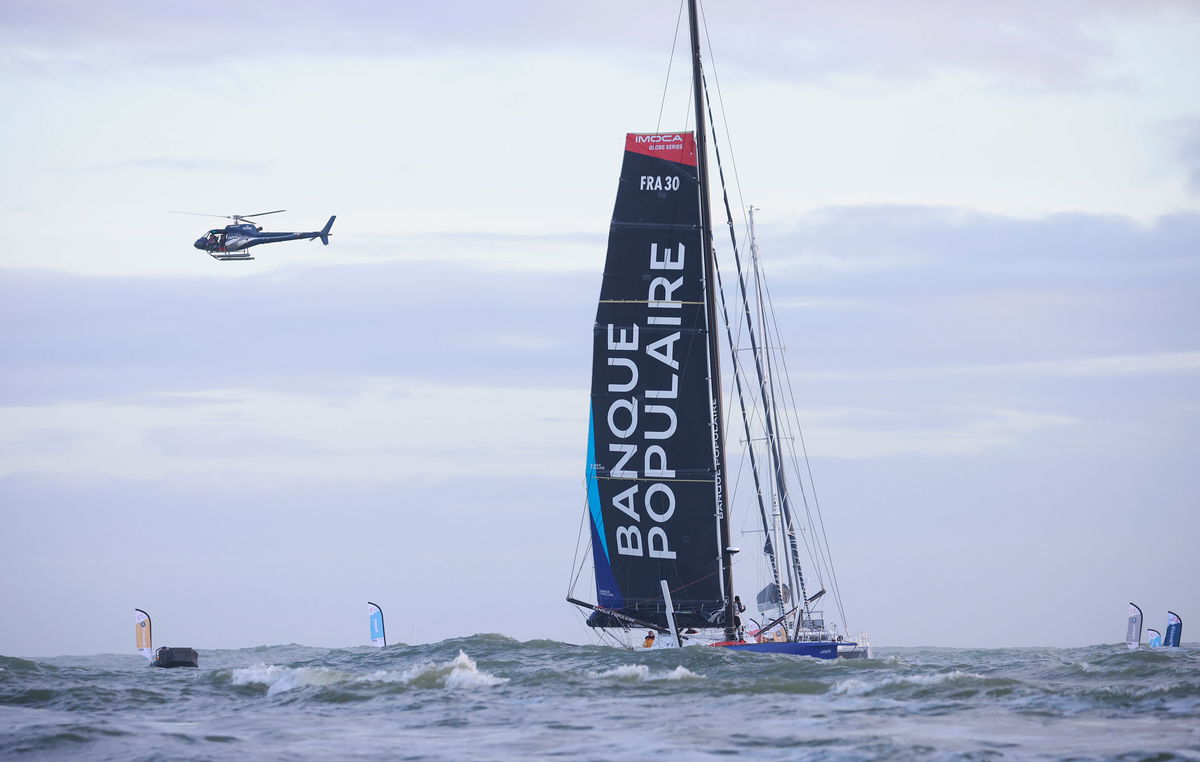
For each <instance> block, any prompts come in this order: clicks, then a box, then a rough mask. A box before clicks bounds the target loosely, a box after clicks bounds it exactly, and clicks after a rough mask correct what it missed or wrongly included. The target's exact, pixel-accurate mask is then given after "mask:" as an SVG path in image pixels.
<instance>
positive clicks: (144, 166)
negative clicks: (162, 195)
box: [82, 156, 271, 174]
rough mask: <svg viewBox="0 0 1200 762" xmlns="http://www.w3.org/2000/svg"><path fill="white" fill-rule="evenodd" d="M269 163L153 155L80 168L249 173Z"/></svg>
mask: <svg viewBox="0 0 1200 762" xmlns="http://www.w3.org/2000/svg"><path fill="white" fill-rule="evenodd" d="M270 167H271V163H270V162H266V161H225V160H222V159H195V158H193V159H179V158H171V157H167V156H154V157H148V158H142V159H128V160H126V161H114V162H109V163H106V164H93V165H91V166H88V167H83V168H82V169H83V170H84V171H87V172H104V173H108V172H123V171H151V172H219V173H230V172H234V173H239V174H250V173H256V172H265V171H266V170H268V169H270Z"/></svg>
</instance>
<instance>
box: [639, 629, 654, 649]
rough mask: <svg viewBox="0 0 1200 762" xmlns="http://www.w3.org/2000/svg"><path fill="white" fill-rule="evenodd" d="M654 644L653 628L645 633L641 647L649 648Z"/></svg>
mask: <svg viewBox="0 0 1200 762" xmlns="http://www.w3.org/2000/svg"><path fill="white" fill-rule="evenodd" d="M653 645H654V630H650V631H649V632H647V633H646V639H645V640H643V641H642V648H650V647H651V646H653Z"/></svg>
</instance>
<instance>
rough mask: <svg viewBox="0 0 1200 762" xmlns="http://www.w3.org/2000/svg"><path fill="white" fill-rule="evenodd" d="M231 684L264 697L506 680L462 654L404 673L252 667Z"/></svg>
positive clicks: (240, 672)
mask: <svg viewBox="0 0 1200 762" xmlns="http://www.w3.org/2000/svg"><path fill="white" fill-rule="evenodd" d="M231 682H232V683H233V684H234V685H265V686H267V695H268V696H273V695H275V694H277V693H283V692H284V691H290V690H292V689H294V688H304V687H309V686H325V685H335V684H338V683H402V684H410V685H415V686H417V687H425V688H453V689H464V688H465V689H470V688H481V687H489V686H493V685H500V684H502V683H506V682H508V678H505V677H496V676H495V675H492V674H489V673H487V672H483V671H481V670H480V669H479V667H478V666H476V664H475V661H474V660H473V659H471V657H469V656H467V654H466V653H465V652H463V651H459V652H458V656H456V657H455V658H454V659H453V660H452V661H450V662H443V663H440V664H439V663H436V662H422V663H420V664H415V665H413V666H411V667H409V668H407V669H404V670H384V669H380V670H376V671H374V672H370V673H368V674H365V675H355V674H351V673H348V672H340V671H338V670H334V669H329V668H328V667H283V666H279V665H277V664H256V665H255V666H253V667H246V668H243V669H235V670H233V675H232V678H231Z"/></svg>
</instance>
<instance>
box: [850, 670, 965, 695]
mask: <svg viewBox="0 0 1200 762" xmlns="http://www.w3.org/2000/svg"><path fill="white" fill-rule="evenodd" d="M987 679H988V678H987V677H985V676H984V675H980V674H976V673H974V672H963V671H962V670H958V669H956V670H953V671H951V672H935V673H933V674H928V675H901V676H899V677H887V678H884V679H883V680H880V681H878V682H872V681H870V680H860V679H858V678H853V677H852V678H849V679H846V680H839V681H838V682H837V683H835V684H834V686H833V690H832V691H831V692H832V693H837V694H841V695H845V696H862V695H866V694H868V693H874V692H875V691H879V690H883V689H885V688H890V687H895V686H899V687H907V686H915V687H920V688H928V687H930V686H935V685H942V684H944V683H954V682H961V681H974V680H987Z"/></svg>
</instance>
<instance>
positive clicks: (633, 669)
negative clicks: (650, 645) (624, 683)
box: [588, 664, 704, 682]
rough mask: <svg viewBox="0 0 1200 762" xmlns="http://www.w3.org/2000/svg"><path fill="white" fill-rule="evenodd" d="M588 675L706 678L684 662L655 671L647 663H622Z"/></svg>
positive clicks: (635, 678) (642, 679)
mask: <svg viewBox="0 0 1200 762" xmlns="http://www.w3.org/2000/svg"><path fill="white" fill-rule="evenodd" d="M588 676H589V677H594V678H598V679H616V680H629V681H634V682H646V681H649V680H703V679H704V675H698V674H696V673H695V672H693V671H691V670H690V669H688V668H687V667H685V666H683V665H682V664H681V665H679V666H678V667H676V668H675V669H672V670H670V671H668V672H654V671H652V670H651V669H650V668H649V667H648V666H646V665H645V664H622V665H621V666H619V667H613V668H612V669H609V670H606V671H604V672H589V673H588Z"/></svg>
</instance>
